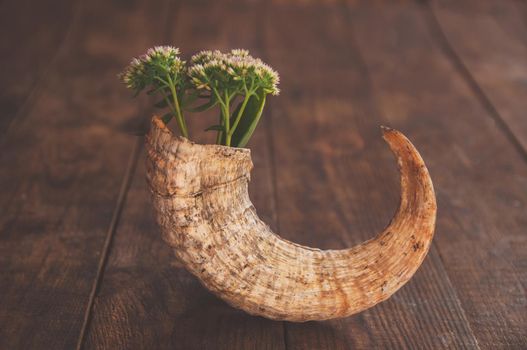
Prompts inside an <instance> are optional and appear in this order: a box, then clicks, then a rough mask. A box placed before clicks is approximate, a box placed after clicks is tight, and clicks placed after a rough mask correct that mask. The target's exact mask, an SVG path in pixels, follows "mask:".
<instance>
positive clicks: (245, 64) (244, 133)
mask: <svg viewBox="0 0 527 350" xmlns="http://www.w3.org/2000/svg"><path fill="white" fill-rule="evenodd" d="M121 79H122V80H123V82H124V83H125V84H126V85H127V86H128V87H129V88H130V89H132V90H134V91H135V92H136V94H138V93H140V92H141V91H143V90H144V89H147V93H148V94H151V95H152V94H153V95H158V96H159V97H160V98H161V99H160V101H159V102H158V103H157V104H156V106H157V107H160V108H164V109H165V110H166V111H167V112H166V114H165V115H164V116H163V117H161V118H160V117H158V116H154V117H153V118H152V122H151V127H150V131H149V132H148V135H147V137H146V138H145V146H146V176H147V180H148V181H147V182H148V186H149V188H150V193H151V195H152V205H153V207H154V210H155V212H156V218H157V221H158V224H159V226H160V229H161V232H162V237H163V239H164V240H165V241H166V242H167V243H168V244H169V245H170V246H171V247H172V248H174V249H173V250H174V253H175V254H176V256H177V258H178V261H179V262H180V263H182V264H183V266H184V267H185V268H186V269H187V270H188V271H189V272H191V273H192V274H193V275H194V276H195V277H196V278H198V279H199V280H200V282H201V283H202V284H203V285H204V286H205V287H206V288H207V289H209V290H210V291H211V292H213V293H214V294H216V295H217V296H219V297H220V298H222V299H223V300H224V301H226V302H227V303H229V304H230V305H232V306H234V307H237V308H240V309H243V310H245V311H246V312H248V313H249V314H252V315H259V316H264V317H267V318H269V319H274V320H287V321H296V322H304V321H309V320H327V319H333V318H340V317H347V316H350V315H353V314H355V313H358V312H361V311H363V310H365V309H367V308H369V307H372V306H374V305H376V304H377V303H380V302H382V301H384V300H386V299H388V298H389V297H390V296H391V295H392V294H393V293H395V292H396V291H397V290H398V289H399V288H401V286H402V285H404V284H405V283H406V282H407V281H408V280H409V279H410V278H411V277H412V276H413V274H414V273H415V272H416V270H417V269H418V268H419V266H420V265H421V263H422V262H423V260H424V258H425V257H426V254H427V252H428V249H429V247H430V245H431V242H432V238H433V235H434V228H435V220H436V211H437V205H436V199H435V194H434V188H433V184H432V180H431V179H430V175H429V173H428V170H427V169H426V166H425V163H424V161H423V159H422V158H421V156H420V155H419V152H418V151H417V150H416V149H415V147H414V146H413V145H412V143H411V142H410V141H409V140H408V139H407V138H406V137H405V136H404V135H403V134H402V133H400V132H398V131H396V130H393V129H390V128H383V138H384V139H385V141H386V142H387V143H388V146H389V147H390V149H391V150H392V153H393V154H394V155H395V157H396V159H397V164H398V165H399V167H398V168H399V171H400V173H401V178H402V180H401V200H400V207H399V209H398V210H397V211H396V214H395V216H394V217H393V219H392V220H391V221H390V224H389V225H388V226H387V227H386V228H385V229H384V230H383V231H381V232H379V233H378V234H377V235H376V237H375V238H372V239H369V240H368V241H365V242H363V243H361V244H359V245H356V246H354V247H351V248H347V249H341V250H335V249H331V250H320V249H314V248H310V247H305V246H302V245H300V244H296V243H293V242H290V241H287V240H285V239H282V238H280V237H279V236H278V235H277V234H275V233H274V232H273V231H272V230H271V228H270V227H269V225H267V224H265V223H264V222H263V221H262V220H261V219H260V218H259V217H258V214H257V212H256V209H255V208H254V206H253V205H252V203H251V200H250V196H249V193H248V184H249V181H250V178H251V175H250V172H251V169H252V168H253V162H252V159H251V152H250V151H249V150H248V149H244V148H243V147H245V145H246V144H247V142H248V141H249V139H250V138H251V135H252V134H253V132H254V129H255V128H256V126H257V124H258V121H259V120H260V118H261V116H262V113H263V110H264V106H265V101H266V98H267V97H268V95H278V93H279V90H278V83H279V79H278V74H277V73H276V72H275V71H274V70H273V69H272V68H271V67H269V66H268V65H266V64H265V63H263V62H262V61H261V60H260V59H258V58H254V57H252V56H251V55H250V54H249V52H248V51H247V50H232V51H230V52H227V53H223V52H220V51H202V52H199V53H197V54H196V55H194V56H192V57H191V59H190V60H189V62H188V64H187V62H185V61H183V60H182V59H181V58H180V57H179V50H178V49H176V48H173V47H168V46H161V47H154V48H152V49H150V50H148V52H147V53H146V54H145V55H143V56H141V57H139V58H135V59H134V60H133V61H132V62H131V63H130V65H129V66H128V67H127V68H126V70H125V71H124V72H123V73H122V75H121ZM211 108H217V109H218V112H219V113H218V114H219V120H218V123H217V124H215V125H212V126H210V127H208V128H207V129H206V130H212V131H215V132H216V133H217V134H216V143H217V144H220V145H226V146H231V147H221V146H217V145H200V144H196V143H194V142H191V141H189V140H188V129H187V124H186V120H185V113H196V112H201V111H205V110H208V109H211ZM172 119H175V120H176V121H177V125H178V127H179V131H180V134H181V135H182V136H184V137H176V135H175V134H174V133H172V131H171V130H170V129H169V128H168V127H167V125H166V124H167V122H168V121H170V120H172ZM235 147H238V148H235Z"/></svg>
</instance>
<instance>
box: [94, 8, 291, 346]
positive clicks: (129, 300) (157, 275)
mask: <svg viewBox="0 0 527 350" xmlns="http://www.w3.org/2000/svg"><path fill="white" fill-rule="evenodd" d="M259 7H260V5H259V4H258V3H257V2H251V3H236V2H223V3H222V2H196V1H183V2H181V3H180V4H179V7H178V9H177V10H176V9H173V10H171V11H170V18H172V19H173V20H174V23H176V25H175V26H174V28H173V32H172V35H171V40H169V41H170V42H173V43H174V44H175V45H177V46H179V47H180V48H181V49H182V52H183V53H185V54H190V53H192V52H195V51H198V50H201V49H206V48H215V49H222V50H223V49H228V48H236V47H247V48H254V50H253V52H254V53H255V54H256V55H257V54H258V53H259V52H260V51H259V50H258V45H259V44H260V38H259V33H258V28H260V27H259V25H255V23H256V24H257V23H258V22H259V21H260V20H261V19H260V17H259V16H258V13H259ZM176 12H177V13H176ZM240 28H244V30H240ZM144 118H146V119H148V118H149V115H144ZM216 118H217V115H216V114H211V115H208V116H205V117H204V116H197V115H193V116H190V117H189V118H188V120H189V122H190V124H191V125H190V130H191V136H192V138H193V139H194V140H197V141H199V142H206V141H208V142H210V141H212V139H213V137H214V136H213V135H210V137H209V136H206V135H205V133H204V132H203V131H202V130H203V129H204V128H205V127H206V126H208V125H210V124H212V123H214V121H215V120H216ZM264 118H265V117H264ZM264 123H265V122H264ZM251 145H253V148H252V151H253V161H254V163H255V170H254V172H253V177H254V180H253V181H252V183H251V185H250V191H251V195H252V198H253V200H254V203H255V205H256V207H257V208H258V212H259V213H260V214H261V215H262V216H263V217H265V218H266V219H267V220H272V218H273V202H272V196H273V192H272V190H271V187H270V186H271V182H270V179H271V174H270V171H271V169H270V165H269V164H268V162H269V153H268V150H267V148H266V134H265V127H264V126H260V127H259V129H257V132H256V133H255V135H254V137H253V140H252V141H251ZM143 158H144V155H142V156H141V159H140V162H139V164H138V168H137V171H136V173H135V177H134V180H133V183H132V186H131V189H130V192H129V194H128V200H127V202H126V206H125V208H124V211H123V216H122V219H121V223H120V225H119V227H118V230H117V232H116V236H115V240H114V244H113V247H112V250H111V255H110V257H109V261H108V264H107V268H106V271H105V274H104V278H103V280H102V285H101V288H100V292H99V294H98V296H97V298H96V301H95V306H94V312H93V317H92V322H91V324H90V327H89V330H88V333H87V339H86V344H85V348H87V349H92V348H94V349H142V348H166V349H282V348H284V336H283V326H282V323H281V322H273V321H269V320H266V319H263V318H258V317H252V316H249V315H247V314H245V313H244V312H242V311H239V310H235V309H233V308H231V307H230V306H228V305H227V304H225V303H224V302H222V301H220V300H219V299H218V298H216V297H214V296H213V295H211V294H210V293H209V292H208V291H207V290H206V289H204V288H203V287H202V286H201V284H200V283H199V282H198V281H197V280H196V279H195V278H194V277H193V276H192V275H190V274H189V273H188V272H186V271H185V270H184V269H183V268H182V267H181V266H180V265H179V264H178V263H177V262H176V261H175V258H174V254H173V252H172V251H171V249H170V248H169V247H168V246H167V245H166V244H165V243H164V242H163V241H162V239H161V235H160V233H159V228H158V227H157V224H156V223H155V220H154V217H153V213H152V209H151V208H152V207H151V203H150V197H149V191H148V189H147V186H146V182H145V180H144V176H145V168H144V164H143V163H144V159H143ZM271 223H272V221H271Z"/></svg>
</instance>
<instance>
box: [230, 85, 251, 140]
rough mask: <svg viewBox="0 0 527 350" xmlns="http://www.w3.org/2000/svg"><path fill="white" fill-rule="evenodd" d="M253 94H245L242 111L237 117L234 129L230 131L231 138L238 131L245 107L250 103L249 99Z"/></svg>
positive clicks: (233, 125)
mask: <svg viewBox="0 0 527 350" xmlns="http://www.w3.org/2000/svg"><path fill="white" fill-rule="evenodd" d="M251 95H252V93H251V94H249V93H247V92H246V94H245V97H244V99H243V102H242V105H241V107H240V110H239V111H238V115H237V116H236V119H235V120H234V123H233V124H232V128H231V131H230V136H231V137H232V135H234V131H236V128H237V127H238V123H239V122H240V120H241V119H242V115H243V112H244V111H245V107H246V106H247V102H249V99H250V98H251Z"/></svg>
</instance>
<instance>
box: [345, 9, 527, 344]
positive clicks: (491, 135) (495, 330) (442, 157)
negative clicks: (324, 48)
mask: <svg viewBox="0 0 527 350" xmlns="http://www.w3.org/2000/svg"><path fill="white" fill-rule="evenodd" d="M429 20H430V18H429V17H428V16H427V12H426V8H424V7H422V6H420V5H409V6H402V7H401V6H396V5H391V6H388V5H385V6H382V7H376V8H365V9H357V10H356V12H355V11H354V15H353V17H352V21H351V23H352V25H353V26H354V27H353V28H354V33H355V38H356V40H357V45H358V48H359V49H360V53H361V54H362V56H363V57H364V61H365V62H366V69H367V70H368V72H369V74H370V78H371V82H372V86H373V89H374V90H373V91H374V94H375V96H376V103H377V106H378V108H379V111H380V114H381V115H384V116H385V117H384V118H383V119H384V120H385V121H386V122H389V123H390V125H393V126H394V127H396V128H399V129H401V130H404V131H405V132H406V133H407V134H408V136H409V137H410V138H411V139H412V140H413V141H414V142H415V144H416V145H417V146H418V148H419V149H420V150H421V152H422V154H423V156H424V159H426V160H427V164H428V165H429V169H430V171H431V174H432V177H433V179H434V184H435V188H436V192H437V194H438V202H439V211H438V212H439V217H438V224H437V233H436V238H435V243H436V246H437V248H438V252H439V254H440V257H441V259H442V261H443V263H444V266H445V269H446V271H447V273H448V276H449V278H450V280H451V281H452V284H453V286H454V287H455V288H456V294H457V295H458V297H459V299H460V301H461V303H462V305H463V308H464V310H465V313H466V316H467V319H468V320H469V322H470V326H471V328H472V330H473V332H474V334H475V336H476V338H477V340H478V344H479V345H480V346H481V347H482V348H522V347H524V346H525V344H526V343H527V332H526V330H527V313H526V312H525V305H526V304H527V297H526V291H525V286H526V285H527V281H526V280H525V272H524V271H525V262H526V260H527V251H526V250H525V249H524V250H518V249H517V248H516V246H523V247H525V242H526V236H525V203H527V192H526V191H525V188H527V176H526V175H527V164H526V163H525V161H524V159H523V157H522V155H521V154H520V153H519V152H518V149H515V147H514V145H513V144H512V143H511V142H510V139H509V138H508V137H507V135H506V134H504V133H503V130H502V129H501V128H500V127H499V126H497V125H496V123H495V120H494V119H493V118H492V116H491V115H490V114H489V111H488V109H486V106H484V105H483V104H482V103H481V100H480V99H478V97H477V94H475V91H474V90H473V88H472V86H471V84H470V83H469V82H468V81H467V80H466V79H465V76H463V75H462V74H459V70H458V68H457V66H456V64H455V62H453V61H452V59H451V57H450V56H449V55H448V54H447V53H446V52H445V51H444V47H443V46H442V43H441V42H440V40H439V38H437V37H436V32H435V31H434V30H433V28H432V27H430V22H429ZM386 28H389V30H386ZM436 312H437V311H436ZM429 331H430V332H431V330H429ZM455 341H456V340H455V339H454V340H453V344H455Z"/></svg>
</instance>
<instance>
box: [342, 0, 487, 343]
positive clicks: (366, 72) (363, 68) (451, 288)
mask: <svg viewBox="0 0 527 350" xmlns="http://www.w3.org/2000/svg"><path fill="white" fill-rule="evenodd" d="M418 1H419V0H418ZM341 5H343V7H344V8H345V9H343V12H344V13H345V14H346V16H347V19H348V20H349V21H351V23H353V22H352V14H351V12H350V11H351V10H350V7H349V6H348V4H347V3H346V1H343V2H342V3H341ZM350 32H351V33H350V37H351V41H352V45H353V46H354V49H355V51H356V52H357V56H358V61H359V64H360V69H361V71H362V72H361V73H362V74H363V75H364V79H365V80H366V81H367V83H368V87H369V89H370V90H372V89H373V88H372V86H373V85H372V82H371V76H370V72H369V70H368V67H367V65H366V63H365V59H364V57H363V55H362V53H361V50H360V47H359V45H358V44H357V41H356V40H355V39H354V33H353V28H351V29H350ZM430 250H435V251H436V252H437V253H438V256H439V258H440V261H441V266H440V267H441V268H442V269H443V271H444V273H445V277H446V279H445V280H446V282H447V283H448V288H447V289H448V290H449V292H450V293H452V295H453V297H454V302H455V304H456V305H457V306H458V307H459V312H460V314H461V317H462V318H463V322H464V323H465V325H466V327H467V329H468V331H469V335H470V336H471V338H472V339H473V341H474V343H475V344H476V348H477V349H480V347H479V344H478V340H477V338H476V336H475V334H474V331H473V329H472V327H471V324H470V322H469V320H468V318H467V316H466V312H465V309H464V308H463V305H462V303H461V300H460V298H459V296H458V295H457V291H456V289H455V288H454V286H453V284H452V281H451V279H450V276H449V275H448V271H447V269H446V268H445V263H444V260H443V257H442V256H441V253H440V250H439V247H438V246H437V243H436V242H435V241H433V242H432V246H431V247H430Z"/></svg>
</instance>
